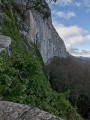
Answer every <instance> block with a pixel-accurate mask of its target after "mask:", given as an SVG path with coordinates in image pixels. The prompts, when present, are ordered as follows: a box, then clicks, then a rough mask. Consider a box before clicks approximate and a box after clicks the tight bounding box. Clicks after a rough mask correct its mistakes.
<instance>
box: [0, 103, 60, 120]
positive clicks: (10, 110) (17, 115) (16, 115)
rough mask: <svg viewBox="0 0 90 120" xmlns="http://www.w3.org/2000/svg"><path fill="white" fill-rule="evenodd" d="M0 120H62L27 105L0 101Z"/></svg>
mask: <svg viewBox="0 0 90 120" xmlns="http://www.w3.org/2000/svg"><path fill="white" fill-rule="evenodd" d="M0 120H62V119H60V118H59V117H55V116H53V115H51V114H50V113H48V112H45V111H43V110H40V109H38V108H32V107H30V106H27V105H23V104H17V103H13V102H9V101H0Z"/></svg>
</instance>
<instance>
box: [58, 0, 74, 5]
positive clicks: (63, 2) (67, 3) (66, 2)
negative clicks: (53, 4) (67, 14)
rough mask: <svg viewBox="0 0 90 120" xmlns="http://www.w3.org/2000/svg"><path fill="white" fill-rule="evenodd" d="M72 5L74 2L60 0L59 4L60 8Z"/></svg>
mask: <svg viewBox="0 0 90 120" xmlns="http://www.w3.org/2000/svg"><path fill="white" fill-rule="evenodd" d="M71 3H72V0H58V2H57V4H59V5H60V6H67V5H70V4H71Z"/></svg>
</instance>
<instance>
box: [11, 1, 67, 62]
mask: <svg viewBox="0 0 90 120" xmlns="http://www.w3.org/2000/svg"><path fill="white" fill-rule="evenodd" d="M13 1H14V2H15V4H18V6H19V5H20V6H21V5H23V3H21V0H13ZM22 1H23V2H24V3H26V2H27V0H22ZM31 1H35V0H31ZM42 4H45V0H43V2H42ZM45 5H46V8H47V10H48V11H49V7H48V6H47V4H45ZM42 6H43V5H42ZM19 8H20V7H19ZM25 16H26V21H25V23H26V26H28V28H29V30H28V33H27V35H26V37H27V40H28V43H31V42H32V43H34V44H36V45H37V47H38V49H39V51H40V53H41V56H42V58H43V61H44V63H45V64H47V63H48V61H49V62H50V59H52V58H53V57H55V56H56V57H63V58H67V57H68V55H69V53H68V52H67V51H66V47H65V44H64V42H63V40H62V39H61V38H60V36H59V35H58V33H57V31H56V30H55V28H54V27H53V25H52V20H51V16H48V18H47V17H46V18H45V17H44V15H43V14H42V13H40V12H38V11H36V10H33V9H32V10H30V9H29V10H27V11H26V14H25ZM23 31H24V30H23Z"/></svg>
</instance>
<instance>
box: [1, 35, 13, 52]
mask: <svg viewBox="0 0 90 120" xmlns="http://www.w3.org/2000/svg"><path fill="white" fill-rule="evenodd" d="M10 44H11V38H10V37H8V36H4V35H0V52H2V51H3V50H8V49H9V46H10Z"/></svg>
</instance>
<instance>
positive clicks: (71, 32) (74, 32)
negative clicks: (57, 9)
mask: <svg viewBox="0 0 90 120" xmlns="http://www.w3.org/2000/svg"><path fill="white" fill-rule="evenodd" d="M53 24H54V26H55V28H56V30H57V32H58V34H59V35H60V37H61V38H62V39H63V40H64V42H65V44H66V48H67V50H70V49H71V48H75V45H78V44H82V43H84V42H86V41H87V42H89V43H90V34H89V32H88V31H87V30H84V29H83V28H81V27H79V26H77V25H73V26H68V27H67V26H64V25H63V24H58V23H57V22H55V21H54V23H53ZM78 54H80V52H78Z"/></svg>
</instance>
